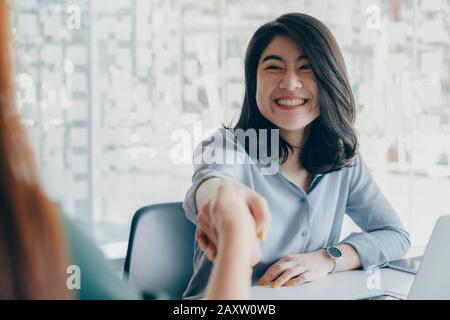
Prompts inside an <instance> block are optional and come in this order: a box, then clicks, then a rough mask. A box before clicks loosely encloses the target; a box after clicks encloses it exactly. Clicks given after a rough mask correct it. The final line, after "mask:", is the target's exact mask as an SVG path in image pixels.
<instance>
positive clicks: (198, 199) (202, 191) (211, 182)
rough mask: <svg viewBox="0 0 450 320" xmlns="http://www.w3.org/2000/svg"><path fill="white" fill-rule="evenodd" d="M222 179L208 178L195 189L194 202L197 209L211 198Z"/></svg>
mask: <svg viewBox="0 0 450 320" xmlns="http://www.w3.org/2000/svg"><path fill="white" fill-rule="evenodd" d="M222 181H223V178H210V179H208V180H205V181H204V182H203V183H202V184H201V185H200V186H199V187H198V189H197V192H196V194H195V204H196V207H197V210H200V208H201V207H202V206H203V205H204V204H205V203H206V202H208V201H209V200H211V199H213V198H214V196H215V194H216V193H217V189H218V187H219V185H220V183H221V182H222Z"/></svg>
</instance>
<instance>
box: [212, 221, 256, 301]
mask: <svg viewBox="0 0 450 320" xmlns="http://www.w3.org/2000/svg"><path fill="white" fill-rule="evenodd" d="M245 234H246V232H245V231H243V232H238V231H237V230H236V231H234V232H231V233H228V232H225V233H224V237H223V238H222V239H221V244H220V248H219V250H218V255H217V257H216V260H215V262H214V265H213V269H212V272H211V275H210V278H209V282H208V287H207V289H206V294H205V297H206V298H207V299H249V297H250V286H251V276H252V268H251V255H250V252H251V248H250V242H249V241H248V239H246V237H245Z"/></svg>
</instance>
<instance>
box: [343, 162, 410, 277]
mask: <svg viewBox="0 0 450 320" xmlns="http://www.w3.org/2000/svg"><path fill="white" fill-rule="evenodd" d="M353 164H354V167H353V168H352V169H351V170H352V173H351V174H350V176H351V177H350V186H349V187H350V189H349V195H348V201H347V206H346V213H347V215H348V216H349V217H350V218H351V219H352V220H353V221H354V222H355V223H356V225H358V226H359V227H360V228H361V229H362V232H354V233H352V234H350V235H349V236H348V237H347V238H345V239H344V240H343V241H342V242H341V243H346V244H350V245H352V246H353V247H354V248H355V250H356V251H357V253H358V255H359V258H360V260H361V264H362V266H363V268H364V269H365V270H367V269H369V268H371V267H383V266H386V265H387V264H388V262H389V261H392V260H395V259H399V258H401V257H403V256H404V255H405V254H406V253H407V251H408V250H409V248H410V247H411V242H410V238H409V234H408V232H407V231H406V230H405V228H404V227H403V225H402V223H401V221H400V218H399V217H398V215H397V213H396V212H395V210H394V209H393V207H392V206H391V204H390V203H389V202H388V200H387V199H386V197H385V196H384V195H383V193H382V192H381V190H380V188H379V187H378V185H377V184H376V182H375V180H374V179H373V177H372V175H371V174H370V171H369V169H368V167H367V165H366V163H365V161H364V160H363V158H362V157H361V155H360V154H359V153H357V154H356V155H355V157H354V163H353Z"/></svg>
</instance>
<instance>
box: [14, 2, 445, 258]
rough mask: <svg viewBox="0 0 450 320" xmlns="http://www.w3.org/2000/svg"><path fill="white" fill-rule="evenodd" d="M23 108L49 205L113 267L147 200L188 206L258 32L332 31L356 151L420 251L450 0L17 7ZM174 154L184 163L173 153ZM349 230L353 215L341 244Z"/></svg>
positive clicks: (439, 122) (439, 124)
mask: <svg viewBox="0 0 450 320" xmlns="http://www.w3.org/2000/svg"><path fill="white" fill-rule="evenodd" d="M11 5H12V12H11V14H12V26H11V31H12V34H13V38H14V46H15V48H14V51H13V52H14V55H15V61H16V66H15V72H16V74H15V77H16V82H17V100H18V106H19V109H20V112H21V115H22V117H23V122H24V124H25V126H26V128H27V130H28V133H29V136H30V139H31V140H32V145H33V148H34V151H35V156H36V160H37V162H38V163H39V167H40V169H41V175H42V179H43V181H44V185H45V187H46V189H47V191H48V193H49V194H50V195H51V197H52V198H53V199H54V200H55V201H57V202H58V203H60V205H61V207H62V208H63V210H64V211H65V212H66V213H67V214H68V215H70V216H72V217H73V218H74V219H75V220H76V221H77V223H79V224H80V225H81V226H82V227H83V228H84V229H85V230H86V231H87V232H88V233H90V234H91V235H92V236H93V237H94V239H95V240H96V242H97V243H98V244H99V245H100V246H101V247H102V248H103V250H104V252H105V253H106V254H107V255H108V256H109V257H110V258H120V257H122V256H123V255H125V250H126V244H127V240H128V232H129V227H130V223H131V218H132V216H133V214H134V212H135V211H136V210H137V209H138V208H139V207H142V206H144V205H148V204H153V203H159V202H167V201H182V200H183V199H184V195H185V192H186V191H187V189H188V187H189V186H190V183H191V176H192V173H193V167H192V165H191V163H190V162H191V154H190V152H191V151H192V148H193V147H194V146H195V144H196V143H197V142H198V141H199V139H201V135H199V134H198V129H199V127H200V128H202V130H204V131H206V130H208V129H214V128H217V127H219V126H221V124H222V123H230V121H233V120H236V118H237V116H238V114H239V111H240V108H241V103H242V98H243V88H244V83H243V79H244V63H243V59H244V53H245V49H246V46H247V44H248V41H249V39H250V37H251V35H252V34H253V33H254V32H255V30H256V29H257V28H258V27H259V26H260V25H262V24H263V23H265V22H268V21H269V20H273V19H275V18H276V17H277V16H279V15H281V14H283V13H288V12H302V13H307V14H310V15H313V16H315V17H317V18H318V19H320V20H321V21H323V22H324V23H326V24H327V25H328V26H329V27H330V29H331V30H332V32H333V33H334V35H335V36H336V38H337V40H338V43H339V45H340V47H341V49H342V51H343V54H344V57H345V60H346V64H347V68H348V72H349V76H350V80H351V83H352V88H353V91H354V94H355V98H356V102H357V122H356V127H357V130H358V133H359V136H360V143H361V152H362V154H363V156H364V157H365V160H366V162H367V163H368V165H369V167H370V169H371V170H372V173H373V175H374V177H375V179H376V181H377V182H378V184H379V185H380V187H381V188H382V190H383V192H384V193H385V195H386V196H387V198H388V199H389V200H390V201H391V203H392V204H393V206H394V207H395V209H396V210H397V212H398V213H399V215H400V217H401V219H402V221H403V223H404V224H405V225H406V227H407V229H408V230H409V231H410V233H411V236H412V240H413V246H424V245H425V244H426V242H427V240H428V238H429V236H430V234H431V231H432V227H433V225H434V222H435V221H436V219H437V217H438V216H439V215H442V214H450V163H449V158H450V122H449V121H450V0H426V1H424V0H422V1H420V0H370V1H366V0H345V1H344V0H339V1H332V0H314V1H312V0H286V1H272V0H270V1H268V0H258V1H252V0H203V1H199V0H195V1H194V0H184V1H181V0H179V1H177V0H91V1H87V0H71V1H69V0H67V1H65V0H60V1H57V0H15V1H11ZM176 159H178V160H176ZM354 229H356V227H355V226H354V225H353V224H352V223H351V221H349V220H347V221H346V223H345V227H344V232H343V236H344V235H346V234H347V233H348V232H350V231H352V230H354Z"/></svg>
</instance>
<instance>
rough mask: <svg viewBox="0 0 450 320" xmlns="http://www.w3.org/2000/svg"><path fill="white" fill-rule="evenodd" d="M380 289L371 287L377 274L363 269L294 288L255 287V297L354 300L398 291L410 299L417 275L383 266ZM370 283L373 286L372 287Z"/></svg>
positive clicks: (262, 298)
mask: <svg viewBox="0 0 450 320" xmlns="http://www.w3.org/2000/svg"><path fill="white" fill-rule="evenodd" d="M379 271H380V273H379V275H380V288H379V289H376V288H374V289H371V288H370V287H371V286H370V284H371V281H370V277H371V276H373V275H374V273H373V272H372V273H369V272H366V271H363V270H353V271H346V272H337V273H334V274H331V275H329V276H327V277H325V278H323V279H320V280H317V281H314V282H309V283H305V284H302V285H299V286H293V287H279V288H271V287H258V286H255V287H252V288H251V298H252V299H255V300H343V299H345V300H348V299H350V300H352V299H364V298H368V297H371V296H374V295H382V294H384V293H387V294H395V296H398V297H401V298H406V297H407V295H408V293H409V290H410V289H411V286H412V283H413V280H414V275H413V274H411V273H407V272H402V271H397V270H393V269H390V268H383V269H379ZM368 282H369V286H368Z"/></svg>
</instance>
